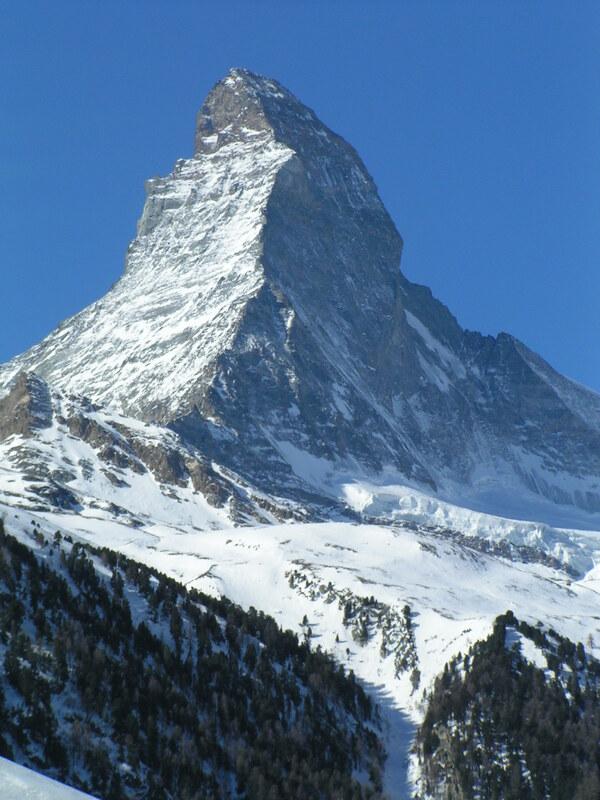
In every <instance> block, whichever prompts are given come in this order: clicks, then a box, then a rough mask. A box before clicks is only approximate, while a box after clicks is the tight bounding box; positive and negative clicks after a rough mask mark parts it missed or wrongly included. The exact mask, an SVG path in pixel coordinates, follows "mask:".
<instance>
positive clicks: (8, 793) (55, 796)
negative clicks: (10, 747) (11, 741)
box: [0, 758, 92, 800]
mask: <svg viewBox="0 0 600 800" xmlns="http://www.w3.org/2000/svg"><path fill="white" fill-rule="evenodd" d="M0 794H1V796H2V800H92V798H91V795H89V794H83V793H82V792H78V791H77V789H71V787H70V786H65V785H64V784H62V783H57V781H53V780H51V779H50V778H46V777H45V776H44V775H40V774H39V773H37V772H33V770H30V769H26V768H25V767H21V766H19V765H18V764H14V763H13V762H12V761H7V760H6V759H5V758H0Z"/></svg>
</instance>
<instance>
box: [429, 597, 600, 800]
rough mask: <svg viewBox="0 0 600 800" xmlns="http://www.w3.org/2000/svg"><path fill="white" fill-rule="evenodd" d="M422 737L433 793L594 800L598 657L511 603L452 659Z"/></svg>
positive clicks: (599, 717) (447, 797) (599, 742)
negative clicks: (486, 632) (525, 617)
mask: <svg viewBox="0 0 600 800" xmlns="http://www.w3.org/2000/svg"><path fill="white" fill-rule="evenodd" d="M417 744H418V754H419V761H420V762H421V771H422V774H423V787H422V789H423V796H424V797H427V798H429V797H434V798H436V800H437V798H443V800H474V798H477V800H500V799H501V800H598V798H600V770H599V767H600V662H598V661H596V660H595V659H593V658H591V657H590V656H589V655H588V654H587V653H586V651H585V648H584V646H583V645H582V644H581V643H580V644H577V645H575V644H573V642H571V641H569V640H568V639H566V638H564V637H562V636H559V635H558V634H557V633H556V632H554V631H552V630H544V629H543V628H542V627H541V625H540V626H538V627H533V626H531V625H529V624H527V623H525V622H520V621H518V620H517V619H516V618H515V617H514V615H513V614H512V613H511V612H508V613H507V614H505V615H504V616H502V617H499V618H498V619H497V620H496V624H495V626H494V630H493V633H492V634H491V635H490V637H489V638H488V639H486V640H485V641H482V642H478V643H477V644H476V645H475V646H474V647H472V648H471V649H470V650H469V652H468V653H467V655H466V656H461V655H459V656H458V657H457V658H455V659H453V660H452V661H451V662H450V663H449V664H448V665H446V667H445V669H444V672H443V674H442V675H440V677H439V678H438V679H437V680H436V683H435V687H434V689H433V692H432V694H431V696H430V697H429V705H428V711H427V714H426V716H425V720H424V722H423V725H422V727H421V729H420V731H419V735H418V740H417Z"/></svg>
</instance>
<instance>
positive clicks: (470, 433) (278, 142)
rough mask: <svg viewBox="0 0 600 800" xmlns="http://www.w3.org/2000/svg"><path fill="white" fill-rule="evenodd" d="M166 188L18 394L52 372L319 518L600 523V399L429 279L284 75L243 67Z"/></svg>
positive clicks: (49, 341) (210, 101) (212, 102)
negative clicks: (438, 293)
mask: <svg viewBox="0 0 600 800" xmlns="http://www.w3.org/2000/svg"><path fill="white" fill-rule="evenodd" d="M400 157H401V156H400ZM146 192H147V198H146V202H145V205H144V209H143V212H142V216H141V218H140V221H139V223H138V229H137V235H136V238H135V239H134V241H133V242H132V243H131V245H130V247H129V249H128V252H127V259H126V266H125V271H124V274H123V276H122V277H121V279H120V280H119V281H118V282H117V283H116V284H115V285H114V286H113V287H112V289H111V290H110V291H109V292H108V293H107V294H106V295H105V296H104V297H102V298H101V299H100V300H98V301H97V302H95V303H94V304H93V305H91V306H89V307H88V308H86V309H84V310H83V311H81V312H80V313H79V314H77V315H76V316H74V317H72V318H71V319H68V320H67V321H65V322H63V323H62V324H61V325H60V326H59V327H58V328H57V329H56V330H55V331H53V332H52V333H51V334H50V335H49V336H48V337H47V338H46V339H44V340H43V341H42V342H41V343H40V344H38V345H37V346H35V347H33V348H32V349H31V350H29V351H28V352H26V353H24V354H23V355H21V356H19V357H17V358H15V359H14V360H12V361H11V362H9V363H8V364H5V365H4V366H3V367H2V368H1V369H0V383H1V385H2V386H3V387H4V390H3V391H4V392H5V393H6V392H7V391H8V390H9V388H10V386H11V385H12V384H13V381H14V379H15V378H16V376H17V375H18V374H19V373H21V372H35V373H36V375H37V376H38V378H39V379H42V380H43V381H44V382H46V384H48V385H49V386H50V387H51V389H52V391H53V392H56V393H60V394H61V395H63V396H65V397H68V396H79V397H84V398H87V400H88V401H89V402H91V403H94V404H98V406H99V407H102V408H105V409H106V410H107V411H106V413H115V414H117V415H126V417H127V418H128V419H131V420H139V421H140V422H146V423H151V424H153V425H156V426H159V427H161V429H164V430H165V431H166V433H165V435H166V436H167V438H168V440H169V442H171V444H170V446H172V447H175V445H174V444H173V441H174V440H172V438H170V437H175V438H176V440H177V448H184V451H185V452H184V455H183V456H181V457H182V459H183V462H185V464H187V465H188V466H187V467H186V469H188V470H189V464H190V459H192V460H193V458H198V459H200V461H201V462H202V464H204V465H205V466H206V468H207V469H210V470H211V471H213V472H214V474H215V475H220V476H221V478H220V480H222V481H225V484H224V485H225V486H226V485H227V481H228V480H230V479H232V480H233V478H231V476H236V478H235V480H236V481H237V480H238V479H239V481H242V483H243V484H244V486H247V487H252V489H253V491H255V492H258V493H263V494H264V495H265V496H267V495H269V496H270V497H276V498H278V499H279V501H281V502H282V503H284V504H285V503H288V502H289V503H291V504H301V505H302V507H303V508H304V509H305V511H306V513H307V514H308V515H309V516H311V515H313V516H315V517H316V518H324V517H325V518H327V517H330V516H332V515H333V516H335V517H337V516H340V515H342V516H344V515H346V516H348V515H349V516H351V517H352V516H354V517H355V518H356V517H359V516H362V517H363V518H369V519H391V518H394V515H395V514H396V513H397V512H398V511H399V510H401V503H402V497H403V494H402V491H400V490H399V487H403V486H404V487H412V488H414V489H416V490H419V491H422V492H425V493H426V494H428V495H431V496H436V497H437V498H439V499H442V500H446V501H451V502H454V503H457V504H460V505H466V506H469V507H470V508H473V509H476V510H482V511H490V512H493V513H503V514H504V515H507V516H519V517H524V518H529V519H542V520H544V521H549V522H556V523H561V522H563V521H569V522H571V523H572V524H575V523H578V524H580V525H581V526H582V527H591V526H592V524H593V519H594V518H595V519H596V521H597V519H598V517H597V516H596V515H598V514H600V397H599V396H598V395H597V394H595V393H594V392H592V391H591V390H588V389H585V388H583V387H581V386H579V385H577V384H575V383H573V382H571V381H569V380H568V379H566V378H563V377H562V376H560V375H558V374H557V373H556V372H555V371H554V370H553V369H552V368H551V367H550V366H549V365H548V364H547V363H545V362H544V361H543V360H542V359H541V358H540V357H539V356H537V355H536V354H534V353H533V352H531V351H530V350H529V349H528V348H527V347H526V346H525V345H523V344H522V343H520V342H519V341H517V340H516V339H514V338H513V337H511V336H509V335H508V334H500V335H499V336H498V337H496V338H494V337H490V336H482V335H480V334H477V333H472V332H467V331H465V330H463V329H462V328H461V327H460V325H459V324H458V322H457V321H456V319H455V318H454V317H453V316H452V314H451V313H450V312H449V311H448V309H447V308H446V307H445V306H444V305H443V304H441V303H440V302H439V301H437V300H436V299H434V298H433V297H432V295H431V292H430V291H429V290H428V289H426V288H425V287H422V286H418V285H415V284H413V283H411V282H410V281H409V280H407V278H406V277H405V276H404V275H403V274H402V272H401V269H400V258H401V252H402V239H401V237H400V235H399V233H398V231H397V230H396V227H395V225H394V223H393V221H392V220H391V218H390V216H389V214H388V213H387V211H386V209H385V207H384V206H383V203H382V202H381V199H380V198H379V195H378V193H377V189H376V187H375V184H374V182H373V180H372V179H371V177H370V176H369V174H368V172H367V170H366V168H365V166H364V164H363V163H362V161H361V160H360V158H359V156H358V155H357V153H356V152H355V151H354V150H353V148H352V147H351V146H350V145H349V144H347V143H346V142H345V141H344V140H343V139H342V138H341V137H340V136H338V135H337V134H335V133H333V132H332V131H331V130H329V128H327V127H326V126H325V125H324V124H323V123H321V122H320V121H319V119H318V118H317V117H316V116H315V114H314V113H313V112H312V111H311V110H310V109H309V108H307V107H306V106H304V105H303V104H302V103H301V102H300V101H299V100H297V99H296V98H295V97H294V96H293V95H292V94H291V93H290V92H289V91H287V90H286V89H284V88H283V87H282V86H281V85H280V84H278V83H277V82H276V81H274V80H271V79H268V78H264V77H261V76H259V75H256V74H254V73H251V72H249V71H247V70H242V69H234V70H232V71H231V72H230V73H229V74H228V75H227V76H226V77H225V78H224V79H223V80H221V81H220V82H219V83H217V84H216V86H215V87H214V88H213V89H212V91H211V92H210V94H209V95H208V97H207V99H206V101H205V102H204V104H203V106H202V108H201V109H200V111H199V113H198V116H197V122H196V132H195V151H194V154H193V155H192V156H191V157H190V158H186V159H181V160H179V161H177V162H176V164H175V167H174V169H173V172H172V173H171V174H170V175H168V176H166V177H164V178H152V179H151V180H149V181H147V183H146ZM56 402H58V401H56ZM61 402H62V401H61ZM77 402H80V401H77ZM123 424H125V423H123ZM127 424H128V425H129V429H131V426H132V425H133V423H127ZM134 427H135V426H134ZM156 436H158V434H156ZM161 436H162V434H161ZM159 438H160V437H159ZM178 452H179V451H178ZM183 462H182V463H183ZM223 476H226V477H223ZM223 491H225V492H226V491H228V490H227V489H226V488H223V486H221V488H220V489H219V492H220V493H221V494H222V492H223Z"/></svg>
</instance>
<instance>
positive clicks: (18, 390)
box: [0, 372, 52, 441]
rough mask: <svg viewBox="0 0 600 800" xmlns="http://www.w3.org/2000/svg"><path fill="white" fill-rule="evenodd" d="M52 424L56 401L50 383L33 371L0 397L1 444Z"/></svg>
mask: <svg viewBox="0 0 600 800" xmlns="http://www.w3.org/2000/svg"><path fill="white" fill-rule="evenodd" d="M51 424H52V402H51V399H50V390H49V388H48V386H47V385H46V383H45V382H44V381H43V380H42V379H41V378H39V377H38V376H37V375H35V373H32V372H21V373H20V374H19V375H18V376H17V378H16V379H15V381H14V383H13V384H12V386H11V388H10V391H9V392H8V394H6V395H5V396H4V397H2V398H0V441H3V440H4V439H7V438H8V437H9V436H14V435H17V436H30V435H31V434H32V433H34V432H35V431H38V430H42V429H43V428H48V427H50V425H51Z"/></svg>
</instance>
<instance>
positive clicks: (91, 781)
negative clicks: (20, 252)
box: [0, 70, 600, 800]
mask: <svg viewBox="0 0 600 800" xmlns="http://www.w3.org/2000/svg"><path fill="white" fill-rule="evenodd" d="M401 251H402V240H401V238H400V235H399V234H398V232H397V231H396V228H395V226H394V224H393V222H392V221H391V219H390V217H389V215H388V214H387V212H386V210H385V208H384V206H383V204H382V203H381V200H380V198H379V197H378V194H377V190H376V188H375V186H374V184H373V181H372V179H371V178H370V176H369V175H368V173H367V171H366V169H365V167H364V165H363V164H362V162H361V161H360V159H359V157H358V156H357V154H356V153H355V152H354V150H353V149H352V148H351V147H350V145H348V144H347V143H345V142H344V141H343V140H342V139H341V138H340V137H339V136H337V135H336V134H334V133H333V132H332V131H330V130H329V129H328V128H327V127H326V126H325V125H323V124H322V123H321V122H320V121H319V120H318V119H317V118H316V116H315V115H314V113H313V112H312V111H310V110H309V109H307V108H306V107H305V106H303V105H302V104H301V103H300V102H299V101H298V100H297V99H296V98H295V97H293V95H291V94H290V93H289V92H288V91H287V90H285V89H284V88H283V87H281V86H280V85H279V84H277V83H276V82H275V81H272V80H270V79H267V78H262V77H260V76H257V75H254V74H253V73H250V72H248V71H245V70H232V71H231V72H230V73H229V75H228V76H227V77H226V78H225V79H223V80H222V81H220V82H219V83H218V84H217V85H216V86H215V88H214V89H213V90H212V92H211V93H210V95H209V96H208V98H207V100H206V102H205V103H204V105H203V107H202V109H201V110H200V113H199V115H198V119H197V124H196V138H195V152H194V155H193V156H192V157H191V158H189V159H185V160H180V161H178V162H177V163H176V165H175V168H174V170H173V172H172V173H171V174H170V175H169V176H167V177H166V178H155V179H152V180H151V181H149V182H148V184H147V199H146V203H145V206H144V211H143V214H142V217H141V220H140V222H139V225H138V231H137V236H136V238H135V240H134V242H133V243H132V244H131V246H130V248H129V251H128V254H127V261H126V268H125V272H124V274H123V276H122V277H121V279H120V280H119V281H118V282H117V283H116V284H115V285H114V286H113V287H112V289H111V290H110V291H109V292H108V293H107V294H106V296H105V297H103V298H101V299H100V300H99V301H97V302H96V303H94V304H93V305H92V306H90V307H89V308H87V309H84V310H83V311H82V312H80V313H79V314H77V315H76V316H75V317H73V318H71V319H69V320H67V321H66V322H64V323H62V324H61V325H60V326H59V327H58V328H57V329H56V330H55V331H54V332H53V333H51V334H50V335H49V336H48V337H47V338H46V339H45V340H44V341H42V342H41V343H40V344H38V345H37V346H36V347H34V348H32V349H31V350H29V351H28V352H27V353H24V354H23V355H21V356H18V357H17V358H15V359H13V360H12V361H10V362H8V363H7V364H4V365H3V366H2V367H0V524H1V525H2V526H3V528H4V529H5V530H4V533H2V535H0V688H1V689H2V694H1V695H0V699H2V703H0V754H2V753H5V754H12V756H13V757H14V758H15V759H16V760H17V761H19V762H20V763H22V764H26V765H29V766H34V767H35V768H36V769H42V770H43V771H45V772H46V773H48V774H50V775H51V776H53V777H61V778H64V779H65V780H68V781H69V782H70V783H73V784H74V785H77V786H78V787H79V788H82V789H84V790H88V791H90V790H91V791H93V792H95V793H96V794H98V795H99V796H100V797H102V798H103V800H108V799H109V798H111V797H112V796H118V797H119V800H120V799H121V797H129V796H131V797H133V796H141V794H143V793H144V791H145V790H146V789H148V792H150V789H151V790H152V792H153V794H152V793H151V795H150V796H151V797H152V798H154V797H160V798H161V800H162V798H163V797H168V798H169V800H170V798H171V797H178V798H179V797H182V798H183V797H186V796H188V794H189V796H200V797H202V796H210V797H218V796H226V795H227V792H229V794H230V795H231V796H234V797H239V798H240V800H248V798H251V797H260V798H261V800H262V798H263V797H269V798H270V797H277V798H280V797H287V796H289V797H307V796H310V797H319V796H323V797H332V798H333V797H344V798H346V797H349V798H350V797H352V798H355V797H361V796H365V797H366V796H371V797H377V796H382V797H385V798H387V799H389V800H408V799H409V798H411V800H416V798H420V800H475V798H477V800H493V798H495V797H498V796H506V797H509V796H510V797H513V796H516V797H519V798H521V797H522V798H528V797H531V798H532V800H533V798H537V797H557V798H558V797H561V798H562V797H563V796H569V793H570V794H573V796H583V797H588V796H589V797H590V798H593V797H595V793H597V786H596V784H597V777H598V776H597V775H596V774H595V773H594V769H593V766H594V763H595V762H594V759H596V762H597V758H598V753H597V748H595V746H594V743H595V742H596V741H597V735H596V733H597V726H598V719H597V711H596V706H597V695H598V661H597V659H598V658H599V657H600V627H599V626H598V613H597V611H598V593H599V591H600V583H599V582H600V567H598V566H597V565H598V564H599V563H600V537H599V535H598V534H599V532H600V397H599V396H598V395H597V394H595V393H593V392H592V391H590V390H588V389H585V388H584V387H581V386H578V385H577V384H575V383H573V382H572V381H569V380H568V379H566V378H564V377H562V376H560V375H559V374H557V373H556V372H555V371H554V370H553V369H552V368H551V367H550V366H549V365H548V364H546V363H545V362H544V361H543V360H542V359H541V358H540V357H539V356H537V355H536V354H535V353H533V352H531V351H530V350H528V349H527V347H526V346H525V345H523V344H522V343H520V342H518V341H517V340H516V339H514V338H512V337H511V336H509V335H507V334H500V335H499V336H498V337H490V336H482V335H480V334H477V333H473V332H469V331H465V330H463V329H462V328H461V327H460V326H459V324H458V322H457V321H456V320H455V319H454V318H453V316H452V315H451V313H450V312H449V311H448V309H446V308H445V307H444V306H443V305H442V304H441V303H440V302H438V301H437V300H436V299H435V298H433V297H432V295H431V292H430V291H429V290H428V289H426V288H424V287H422V286H417V285H415V284H413V283H411V282H410V281H409V280H408V279H407V278H406V277H405V276H404V275H403V274H402V272H401V270H400V257H401ZM57 532H58V534H57ZM234 604H238V605H234ZM257 609H258V610H257ZM267 615H268V616H267ZM213 619H215V620H216V623H215V622H213V621H212V620H213ZM206 629H207V630H208V633H207V631H206ZM65 631H66V632H67V633H68V634H69V635H66V634H65ZM290 632H291V633H290ZM63 634H64V635H63ZM57 641H58V642H61V643H63V644H64V645H65V647H66V649H67V659H66V671H65V668H64V667H65V661H64V658H63V655H64V653H63V654H62V655H61V653H60V652H59V653H58V655H57V653H56V647H55V645H56V642H57ZM207 641H208V644H209V645H210V646H208V645H207ZM583 643H585V645H584V644H583ZM205 645H207V646H206V647H205ZM290 648H291V649H290ZM59 651H60V645H59ZM209 651H210V652H209ZM252 652H254V654H255V655H256V654H257V653H260V654H261V655H260V658H259V659H258V665H259V666H260V669H258V666H257V664H254V659H253V656H252V654H251V653H252ZM99 665H100V666H99ZM335 665H337V666H335ZM342 665H343V667H344V669H340V668H339V667H341V666H342ZM88 667H89V669H88ZM149 670H151V671H152V673H153V676H154V678H155V680H156V681H157V682H158V683H159V684H160V686H159V689H160V690H161V691H158V690H157V688H156V686H155V685H154V684H152V686H153V688H152V693H153V694H152V697H153V698H154V700H155V701H156V702H145V701H146V700H147V699H148V698H149V697H150V690H151V685H150V684H151V677H152V676H150V675H149ZM106 676H110V681H109V680H108V678H107V677H106ZM207 687H210V688H211V689H212V690H214V691H212V694H210V696H208V695H207ZM157 691H158V694H157ZM123 696H124V697H127V704H126V706H124V704H123V703H122V702H120V701H119V698H120V697H123ZM165 696H168V698H169V701H168V702H163V701H164V697H165ZM298 697H300V698H301V701H300V705H298V704H297V703H296V700H297V698H298ZM232 698H233V701H232ZM352 698H354V700H353V699H352ZM270 700H272V701H273V702H270ZM517 701H518V702H517ZM521 701H523V702H521ZM348 703H349V704H350V705H348ZM211 704H212V705H211ZM7 709H8V710H9V713H8V714H7V713H6V710H7ZM369 709H370V710H369ZM542 710H543V713H542ZM126 712H128V715H127V713H126ZM15 719H16V720H17V721H18V724H15ZM152 720H153V721H154V724H150V723H152ZM215 720H216V724H217V727H218V729H215ZM542 723H543V724H542ZM79 725H82V726H83V725H85V726H87V727H86V728H85V732H86V736H85V737H83V738H82V739H81V741H79V738H78V737H77V736H74V735H71V734H73V728H74V727H75V728H76V729H77V730H78V729H79V728H77V726H79ZM219 726H220V727H219ZM586 731H588V732H591V738H590V737H588V740H586V739H585V734H586ZM44 733H45V734H49V735H46V736H45V737H44ZM311 743H312V745H311ZM361 746H362V749H361ZM557 749H558V751H559V752H558V755H557ZM384 751H385V752H384ZM157 752H158V756H157ZM65 753H66V757H65ZM198 753H202V754H203V757H202V758H197V757H196V756H197V754H198ZM249 753H250V756H249V755H248V754H249ZM266 754H268V758H267V757H266ZM465 754H467V756H468V757H466V756H465ZM65 758H66V760H65ZM190 759H191V761H190ZM252 760H253V761H254V762H255V763H257V762H258V763H259V765H260V769H259V771H258V773H260V775H259V774H258V773H257V772H256V770H253V769H251V768H249V764H250V762H251V761H252ZM309 762H310V765H311V766H310V768H309V769H308V770H306V769H305V768H303V767H302V765H303V764H304V765H306V764H307V763H309ZM182 764H184V766H185V768H184V769H178V768H177V765H179V766H180V767H181V765H182ZM115 765H117V769H114V766H115ZM190 770H191V772H190ZM193 770H197V772H195V773H193V774H194V776H195V777H194V778H193V780H191V782H190V784H189V785H185V786H183V785H180V784H181V783H182V779H181V776H184V775H188V774H192V772H193ZM200 773H201V774H200ZM1 774H2V773H1V770H0V775H1ZM261 778H262V779H261ZM183 782H185V781H183ZM557 787H559V788H557ZM161 791H162V792H163V794H161ZM148 792H146V794H148ZM319 792H320V795H319ZM511 792H512V794H510V793H511ZM553 792H554V794H553ZM557 792H558V793H557ZM560 792H562V794H560ZM565 792H566V793H567V794H566V795H565ZM194 793H196V794H194ZM499 793H500V794H499ZM502 793H504V794H502ZM586 793H587V794H586Z"/></svg>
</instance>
